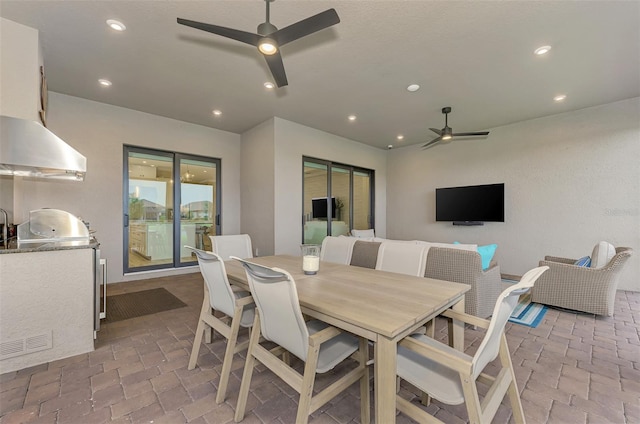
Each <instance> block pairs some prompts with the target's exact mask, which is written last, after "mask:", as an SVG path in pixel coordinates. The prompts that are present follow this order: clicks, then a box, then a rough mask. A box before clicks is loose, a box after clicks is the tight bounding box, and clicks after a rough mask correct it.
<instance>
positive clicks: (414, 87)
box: [407, 84, 420, 93]
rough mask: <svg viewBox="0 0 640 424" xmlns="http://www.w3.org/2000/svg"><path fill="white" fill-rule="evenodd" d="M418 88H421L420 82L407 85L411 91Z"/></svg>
mask: <svg viewBox="0 0 640 424" xmlns="http://www.w3.org/2000/svg"><path fill="white" fill-rule="evenodd" d="M418 90H420V86H419V85H418V84H411V85H410V86H408V87H407V91H411V92H412V93H413V92H414V91H418Z"/></svg>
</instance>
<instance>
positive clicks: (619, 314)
mask: <svg viewBox="0 0 640 424" xmlns="http://www.w3.org/2000/svg"><path fill="white" fill-rule="evenodd" d="M155 287H165V288H166V289H167V290H169V291H170V292H172V293H173V294H174V295H176V296H177V297H178V298H180V299H181V300H182V301H183V302H185V303H186V304H187V305H188V306H187V307H184V308H180V309H176V310H172V311H167V312H162V313H158V314H154V315H148V316H144V317H139V318H134V319H130V320H125V321H120V322H115V323H109V324H103V328H102V330H101V331H100V332H99V335H98V340H97V341H96V349H95V351H94V352H91V353H87V354H83V355H77V356H73V357H70V358H66V359H62V360H59V361H55V362H50V363H47V364H42V365H39V366H35V367H32V368H28V369H23V370H20V371H17V372H13V373H7V374H3V375H2V376H0V387H1V397H0V423H1V424H13V423H26V422H29V423H34V424H35V423H60V424H62V423H79V424H85V423H86V424H92V423H106V422H115V423H154V424H160V423H184V422H189V423H210V424H213V423H216V424H217V423H230V422H233V414H234V409H235V403H236V400H237V391H238V388H239V386H240V378H241V376H242V369H243V365H244V355H241V356H240V357H238V358H237V360H236V361H234V364H233V367H232V368H233V372H232V375H231V381H230V383H229V388H228V390H227V399H226V401H225V402H224V403H222V404H220V405H218V404H216V402H215V393H216V387H217V384H218V381H219V371H220V368H221V364H222V359H223V355H224V349H225V341H224V339H222V338H220V337H217V338H216V339H215V340H214V342H213V343H211V344H208V345H203V346H202V348H201V350H200V357H199V360H198V364H199V366H197V367H196V368H195V369H194V370H191V371H188V370H187V362H188V356H189V353H190V351H191V344H192V341H193V337H194V331H195V327H196V322H197V318H198V314H199V310H200V306H201V302H202V295H203V290H202V278H201V276H200V274H199V273H196V274H188V275H183V276H178V277H163V278H156V279H152V280H145V281H136V282H129V283H119V284H112V285H110V286H109V291H110V294H117V293H123V292H128V291H138V290H143V289H149V288H155ZM436 328H437V337H439V338H442V339H443V340H444V339H445V337H446V336H445V334H446V331H445V322H444V321H443V320H440V319H439V320H438V322H437V327H436ZM639 333H640V293H636V292H628V291H618V293H617V298H616V308H615V315H614V316H613V317H595V316H594V315H590V314H582V313H575V312H571V311H564V310H559V309H553V308H550V309H549V310H548V312H547V314H546V316H545V318H544V320H543V322H542V323H540V325H539V326H538V328H535V329H533V328H528V327H524V326H521V325H517V324H511V323H509V324H507V339H508V342H509V346H510V349H511V356H512V359H513V363H514V366H515V369H516V377H517V382H518V387H519V389H520V392H521V398H522V403H523V407H524V412H525V415H526V418H527V422H528V423H530V424H531V423H561V424H568V423H588V424H594V423H640V341H639ZM482 336H483V333H482V331H480V330H474V329H472V328H467V329H466V332H465V339H466V340H465V347H466V351H467V353H469V354H473V352H474V351H475V349H477V347H478V345H479V342H480V340H482ZM329 374H331V373H329ZM372 374H373V373H372ZM330 381H331V376H323V377H319V379H318V380H317V385H318V386H320V387H322V386H323V385H326V384H328V383H330ZM401 394H402V396H405V397H407V398H409V399H413V401H414V402H417V400H418V399H417V391H416V390H415V389H414V388H412V387H410V386H409V385H405V383H403V385H402V387H401ZM359 403H360V400H359V389H358V387H357V384H354V385H353V386H352V387H351V388H350V389H349V390H348V391H347V392H346V394H345V395H343V396H342V397H341V398H337V399H334V400H333V401H331V402H330V403H329V404H327V405H325V406H324V407H323V408H321V409H320V410H318V411H316V412H315V413H314V414H313V415H312V417H311V419H310V423H316V424H319V423H331V424H334V423H357V422H359ZM296 407H297V395H296V393H295V392H294V391H293V390H292V389H290V388H289V387H287V386H286V384H284V383H283V382H282V381H281V380H280V379H278V378H277V377H275V376H274V375H273V374H271V373H270V372H269V371H267V370H265V369H264V368H263V367H259V368H258V370H257V371H256V372H255V373H254V378H253V381H252V388H251V393H250V396H249V401H248V404H247V415H246V418H245V420H244V422H245V423H250V424H254V423H281V424H282V423H284V424H287V423H291V422H293V420H294V418H295V410H296ZM427 410H428V411H429V412H430V413H432V414H434V415H435V416H436V417H438V418H439V419H441V420H442V421H444V422H446V423H464V422H466V421H467V414H466V410H465V409H464V406H447V405H443V404H441V403H439V402H438V401H434V402H432V404H431V405H430V406H429V407H428V408H427ZM512 421H513V420H512V418H511V410H510V407H509V406H508V402H507V401H505V402H503V404H502V405H501V406H500V408H499V410H498V413H497V415H496V418H495V419H494V422H495V423H508V422H512ZM397 422H398V423H409V422H412V420H410V419H409V418H407V417H406V416H404V415H402V414H400V415H398V416H397Z"/></svg>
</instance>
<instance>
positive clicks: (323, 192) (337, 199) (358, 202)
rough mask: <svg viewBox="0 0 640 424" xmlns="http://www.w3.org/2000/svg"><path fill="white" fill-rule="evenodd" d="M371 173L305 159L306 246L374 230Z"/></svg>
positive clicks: (304, 238) (304, 209)
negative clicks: (330, 238) (357, 232)
mask: <svg viewBox="0 0 640 424" xmlns="http://www.w3.org/2000/svg"><path fill="white" fill-rule="evenodd" d="M373 176H374V171H372V170H370V169H363V168H357V167H354V166H350V165H344V164H338V163H333V162H330V161H325V160H320V159H313V158H303V178H304V180H303V196H302V197H303V214H304V216H303V223H304V227H303V231H302V233H303V243H313V244H319V243H322V240H323V239H324V238H325V237H326V236H327V235H332V236H339V235H348V234H349V231H351V230H352V229H358V230H366V229H369V228H374V219H373V210H374V209H373V204H374V202H373Z"/></svg>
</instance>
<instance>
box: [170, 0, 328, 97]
mask: <svg viewBox="0 0 640 424" xmlns="http://www.w3.org/2000/svg"><path fill="white" fill-rule="evenodd" d="M272 1H274V0H265V2H266V3H267V18H266V22H263V23H261V24H260V25H258V30H257V32H258V33H257V34H254V33H251V32H246V31H241V30H238V29H233V28H226V27H222V26H218V25H211V24H205V23H202V22H196V21H190V20H188V19H182V18H178V23H179V24H181V25H186V26H189V27H192V28H196V29H200V30H202V31H207V32H211V33H213V34H217V35H221V36H223V37H227V38H231V39H233V40H237V41H241V42H243V43H246V44H251V45H252V46H255V47H257V48H258V50H259V51H260V53H262V55H263V56H264V58H265V60H266V61H267V65H268V66H269V70H270V71H271V75H273V79H274V80H275V82H276V85H277V86H278V87H284V86H285V85H287V84H288V82H287V75H286V74H285V72H284V64H283V63H282V56H280V47H282V46H284V45H285V44H288V43H290V42H292V41H295V40H297V39H299V38H302V37H305V36H307V35H310V34H313V33H314V32H318V31H320V30H323V29H325V28H328V27H330V26H332V25H335V24H337V23H338V22H340V18H339V17H338V14H337V13H336V11H335V9H328V10H325V11H324V12H321V13H318V14H317V15H313V16H311V17H309V18H306V19H303V20H301V21H298V22H296V23H295V24H291V25H289V26H288V27H285V28H282V29H278V28H276V26H275V25H273V24H272V23H271V22H269V3H271V2H272Z"/></svg>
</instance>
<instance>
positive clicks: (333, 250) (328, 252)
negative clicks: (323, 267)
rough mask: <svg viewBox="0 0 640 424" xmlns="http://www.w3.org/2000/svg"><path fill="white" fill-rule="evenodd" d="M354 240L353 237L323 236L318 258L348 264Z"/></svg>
mask: <svg viewBox="0 0 640 424" xmlns="http://www.w3.org/2000/svg"><path fill="white" fill-rule="evenodd" d="M356 241H357V239H356V238H355V237H343V236H342V237H341V236H339V237H332V236H327V237H325V238H324V240H322V247H321V248H320V260H321V261H325V262H333V263H337V264H344V265H349V263H350V262H351V253H352V252H353V245H354V244H355V243H356Z"/></svg>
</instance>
